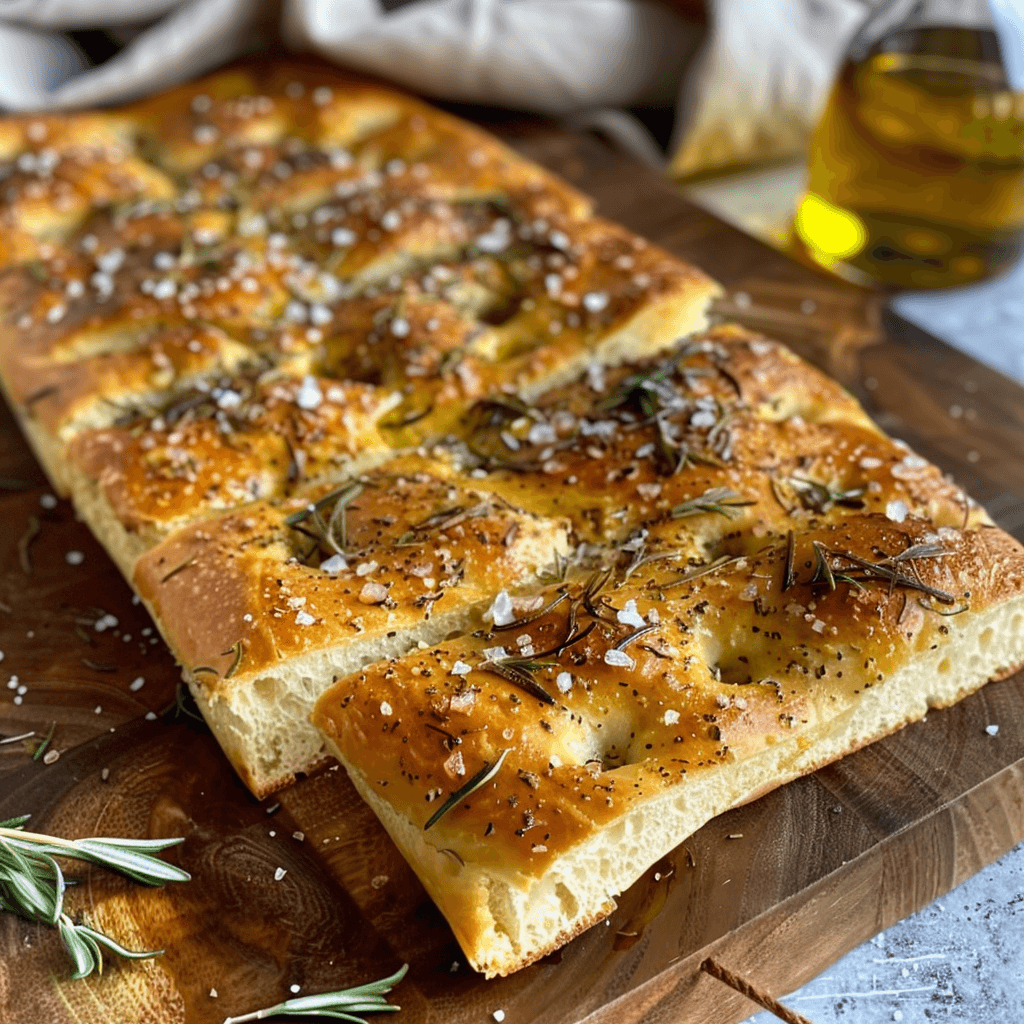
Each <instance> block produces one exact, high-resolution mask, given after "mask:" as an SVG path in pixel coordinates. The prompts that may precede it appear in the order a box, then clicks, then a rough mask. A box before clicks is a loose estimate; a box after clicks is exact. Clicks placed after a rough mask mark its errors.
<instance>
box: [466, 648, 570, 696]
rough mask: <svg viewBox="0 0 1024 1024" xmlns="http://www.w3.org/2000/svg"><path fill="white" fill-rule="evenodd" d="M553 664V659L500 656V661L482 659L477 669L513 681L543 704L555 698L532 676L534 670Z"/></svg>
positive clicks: (549, 666) (537, 670) (550, 666)
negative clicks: (542, 659)
mask: <svg viewBox="0 0 1024 1024" xmlns="http://www.w3.org/2000/svg"><path fill="white" fill-rule="evenodd" d="M554 664H555V663H554V662H553V661H537V660H536V659H533V658H502V659H501V660H500V661H482V662H480V665H479V669H480V671H481V672H490V673H491V675H495V676H501V678H502V679H506V680H508V682H510V683H515V685H516V686H518V687H519V688H520V689H522V690H525V691H526V692H527V693H528V694H530V696H531V697H536V698H537V700H539V701H542V702H543V703H545V704H554V703H555V698H554V697H552V696H551V694H550V693H548V691H547V690H545V689H544V687H543V686H541V685H540V683H538V682H537V680H536V679H534V678H533V673H534V672H540V671H541V670H542V669H545V668H552V667H553V666H554Z"/></svg>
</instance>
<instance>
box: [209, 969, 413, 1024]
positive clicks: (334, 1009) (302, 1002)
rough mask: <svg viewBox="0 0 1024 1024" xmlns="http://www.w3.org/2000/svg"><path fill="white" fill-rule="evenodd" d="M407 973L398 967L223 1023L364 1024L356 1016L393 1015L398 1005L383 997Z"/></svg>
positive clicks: (225, 1020)
mask: <svg viewBox="0 0 1024 1024" xmlns="http://www.w3.org/2000/svg"><path fill="white" fill-rule="evenodd" d="M408 970H409V965H408V964H402V966H401V967H400V968H399V969H398V970H397V971H395V973H394V974H392V975H391V977H390V978H381V979H380V981H371V982H368V983H367V984H365V985H357V986H356V987H355V988H346V989H341V990H340V991H338V992H324V993H322V994H321V995H316V996H298V997H297V998H295V999H286V1000H285V1001H284V1002H283V1003H278V1004H277V1005H276V1006H268V1007H266V1008H265V1009H262V1010H253V1011H252V1012H251V1013H243V1014H242V1015H241V1016H239V1017H225V1018H224V1024H245V1022H246V1021H252V1020H264V1019H265V1018H266V1017H272V1016H274V1015H275V1014H281V1015H282V1016H285V1017H331V1018H333V1019H334V1020H346V1021H352V1022H354V1024H366V1022H365V1021H364V1020H363V1018H362V1017H359V1016H357V1014H360V1013H388V1012H391V1013H394V1012H395V1011H397V1010H400V1009H401V1007H400V1006H395V1005H394V1004H392V1003H389V1002H386V1001H385V999H384V997H385V996H386V995H387V994H388V993H389V992H390V991H391V990H392V989H393V988H394V987H395V985H397V984H398V983H399V982H400V981H401V980H402V979H403V978H404V977H405V973H406V971H408Z"/></svg>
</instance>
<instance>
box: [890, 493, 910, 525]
mask: <svg viewBox="0 0 1024 1024" xmlns="http://www.w3.org/2000/svg"><path fill="white" fill-rule="evenodd" d="M909 511H910V510H909V509H908V508H907V503H906V502H905V501H900V500H899V499H898V498H897V499H896V500H895V501H890V502H889V504H888V505H886V506H885V518H886V519H891V520H892V521H893V522H894V523H902V522H903V521H904V520H905V519H906V518H907V513H908V512H909Z"/></svg>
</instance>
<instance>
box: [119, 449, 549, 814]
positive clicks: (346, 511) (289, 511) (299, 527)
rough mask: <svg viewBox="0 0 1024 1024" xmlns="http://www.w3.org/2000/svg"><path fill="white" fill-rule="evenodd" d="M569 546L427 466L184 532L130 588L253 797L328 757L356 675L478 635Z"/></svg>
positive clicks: (406, 464)
mask: <svg viewBox="0 0 1024 1024" xmlns="http://www.w3.org/2000/svg"><path fill="white" fill-rule="evenodd" d="M566 550H567V544H566V531H565V527H564V524H562V523H561V522H559V521H557V520H551V519H541V518H539V517H536V516H532V515H530V514H529V513H525V512H523V511H521V510H520V509H517V508H516V507H515V506H514V505H511V504H509V503H508V502H506V501H504V500H502V499H499V498H496V497H493V496H490V495H487V494H483V493H480V492H478V491H476V490H474V489H473V487H472V481H466V480H462V479H460V478H459V477H457V476H456V475H455V474H454V473H453V472H452V470H451V468H450V467H449V466H447V465H446V464H444V463H440V462H434V461H431V460H427V459H422V458H419V457H415V456H410V457H408V458H406V459H403V460H399V461H396V462H394V463H391V464H389V465H388V466H386V467H381V468H380V469H376V470H373V471H371V472H368V473H366V474H363V475H362V476H360V477H358V478H356V479H351V480H348V481H346V482H344V483H341V484H339V485H337V486H334V487H320V488H318V489H307V490H306V491H305V492H304V493H302V494H297V495H295V496H293V497H292V498H290V499H288V500H287V501H284V502H276V503H269V502H259V503H255V504H251V505H246V506H244V507H242V508H240V509H238V510H237V511H235V512H233V513H231V514H229V515H226V516H222V517H219V518H213V519H207V520H203V521H200V522H197V523H194V524H193V525H191V526H189V527H186V528H185V529H183V530H180V531H178V532H177V533H175V534H173V535H172V536H171V537H169V538H168V539H167V540H166V541H165V542H164V543H162V544H161V545H160V546H158V547H157V548H155V549H154V550H153V551H151V552H149V553H148V554H146V555H144V556H143V557H142V558H141V559H139V561H138V562H137V564H136V567H135V572H134V580H133V582H134V585H135V587H136V589H137V591H138V593H139V595H140V596H141V597H142V599H143V601H144V602H145V603H146V605H147V607H148V608H149V609H150V611H151V612H152V614H153V617H154V619H155V621H156V623H157V625H158V626H159V627H160V630H161V632H162V633H163V635H164V636H165V637H166V638H167V640H168V643H169V644H170V646H171V649H172V651H173V652H174V654H175V656H176V657H177V659H178V660H179V662H180V663H181V664H182V666H183V669H184V674H185V677H186V679H188V681H189V683H190V685H191V687H192V692H193V693H194V694H195V697H196V700H197V701H198V703H199V705H200V707H201V708H202V710H203V713H204V714H205V715H206V718H207V720H208V721H209V723H210V726H211V728H212V729H213V731H214V733H215V734H216V736H217V738H218V740H219V741H220V743H221V745H222V746H223V747H224V749H225V751H226V752H227V754H228V757H229V758H230V759H231V761H232V763H233V764H234V765H235V767H236V768H237V769H238V771H239V773H240V774H241V776H242V778H243V779H244V780H245V782H246V784H247V785H248V786H249V787H250V789H252V790H253V792H254V793H256V794H258V795H265V794H266V793H268V792H271V791H272V790H273V789H275V788H278V787H280V786H281V785H283V784H284V783H285V782H287V781H289V780H290V779H291V778H293V777H294V775H295V773H296V772H299V771H305V770H308V769H309V768H310V767H311V766H312V765H314V764H316V763H317V762H318V761H319V760H320V759H321V758H322V756H323V751H322V742H321V740H320V738H319V735H318V734H317V732H316V731H315V730H314V729H313V728H312V726H311V725H310V724H309V711H310V708H311V707H312V705H313V702H314V701H315V700H316V698H317V696H319V694H320V693H321V692H322V691H323V690H324V689H325V688H326V687H327V686H329V685H330V683H331V681H332V680H333V679H335V678H338V677H340V676H342V675H345V674H347V673H349V672H351V671H353V670H354V669H356V668H358V667H359V666H361V665H363V664H365V663H367V662H369V661H373V660H376V659H378V658H382V657H388V656H390V655H394V654H397V653H401V652H404V651H407V650H408V649H409V648H410V647H411V646H413V645H415V644H416V643H417V642H420V641H425V642H428V643H433V642H436V641H437V640H439V639H440V638H441V637H443V636H446V635H448V634H449V633H450V632H452V631H453V630H461V629H465V628H467V624H468V623H470V622H471V621H473V619H472V614H471V613H472V612H473V610H474V609H479V608H480V606H481V605H486V604H487V603H488V602H489V601H490V599H491V595H493V594H494V593H495V591H497V590H500V589H502V588H507V587H512V586H515V585H517V584H518V583H520V582H522V581H524V580H529V579H531V578H535V576H536V574H537V572H538V571H539V570H541V569H543V568H544V567H545V566H547V565H550V564H551V563H552V562H553V561H554V560H555V559H556V558H557V557H560V556H564V555H565V554H566Z"/></svg>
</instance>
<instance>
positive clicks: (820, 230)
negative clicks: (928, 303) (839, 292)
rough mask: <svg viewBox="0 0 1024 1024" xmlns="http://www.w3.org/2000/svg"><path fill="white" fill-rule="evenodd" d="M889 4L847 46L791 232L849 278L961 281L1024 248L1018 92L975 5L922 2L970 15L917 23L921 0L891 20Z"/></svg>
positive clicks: (998, 266) (1023, 115)
mask: <svg viewBox="0 0 1024 1024" xmlns="http://www.w3.org/2000/svg"><path fill="white" fill-rule="evenodd" d="M899 6H900V4H899V3H893V4H889V5H887V8H888V9H886V8H885V7H883V11H882V17H881V18H877V17H873V18H872V19H870V20H869V22H868V24H867V25H866V26H865V29H862V30H861V33H860V35H859V36H858V38H857V39H856V40H855V41H854V44H853V45H852V46H851V48H850V51H849V56H848V59H847V61H846V63H845V65H844V67H843V68H842V71H841V73H840V75H839V80H838V81H837V82H836V84H835V87H834V89H833V91H832V95H831V97H830V99H829V102H828V106H827V108H826V110H825V113H824V115H823V117H822V119H821V122H820V124H819V126H818V128H817V130H816V132H815V135H814V137H813V139H812V142H811V149H810V159H809V163H810V177H809V182H808V190H807V193H806V195H805V196H804V198H803V200H802V201H801V204H800V206H799V208H798V211H797V215H796V221H795V224H794V229H795V230H794V234H795V237H796V244H797V246H798V247H802V248H803V250H804V251H805V252H806V254H807V255H809V256H810V257H811V258H812V259H813V260H815V261H816V262H817V263H818V264H820V265H821V266H823V267H825V268H826V269H828V270H831V271H833V272H835V273H838V274H840V275H842V276H843V277H846V278H848V279H851V280H854V281H857V282H858V283H863V284H867V283H870V282H880V283H882V284H886V285H893V286H898V287H910V288H935V287H943V286H949V285H959V284H966V283H968V282H971V281H977V280H980V279H982V278H985V277H990V276H992V275H994V274H998V273H1000V272H1001V271H1003V270H1005V269H1008V268H1009V267H1010V266H1012V265H1013V264H1014V263H1015V262H1016V261H1017V260H1018V259H1019V258H1020V256H1021V254H1022V253H1024V93H1017V94H1015V93H1014V92H1013V91H1012V90H1011V89H1010V87H1009V83H1008V81H1007V76H1006V72H1005V68H1004V64H1003V60H1002V56H1001V53H1000V44H999V39H998V36H997V35H996V33H995V31H993V30H992V29H991V27H988V28H986V27H984V20H983V14H984V12H980V13H979V11H978V10H977V6H978V5H977V4H972V3H971V2H970V0H965V2H964V3H963V4H960V5H953V6H952V7H951V6H950V4H949V3H942V2H938V3H933V4H932V8H933V10H932V14H933V15H937V16H938V17H939V18H941V17H942V16H943V15H947V16H948V15H949V13H950V11H951V10H952V11H953V16H954V18H957V19H960V20H967V21H971V20H972V18H973V19H974V25H973V26H972V25H965V24H952V25H951V24H927V23H925V24H922V23H921V21H922V8H923V9H924V11H923V15H924V16H925V18H926V16H927V14H928V7H929V4H928V3H927V2H925V3H921V2H918V3H916V4H913V5H909V6H910V9H911V17H910V18H908V19H907V21H904V22H902V23H901V22H899V21H897V22H896V23H895V24H893V20H894V19H893V11H892V8H898V7H899ZM903 6H904V7H907V6H908V5H907V4H904V5H903ZM982 6H984V5H982ZM972 7H974V8H975V10H974V11H973V12H972V11H971V10H970V8H972ZM935 8H937V9H938V10H937V11H936V10H935ZM896 13H897V15H898V12H896ZM886 14H888V15H889V16H888V17H886V16H885V15H886ZM879 21H881V24H879ZM979 26H980V27H979ZM872 29H874V30H875V35H876V37H875V38H874V39H872V38H870V36H871V30H872ZM865 30H866V31H865Z"/></svg>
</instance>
